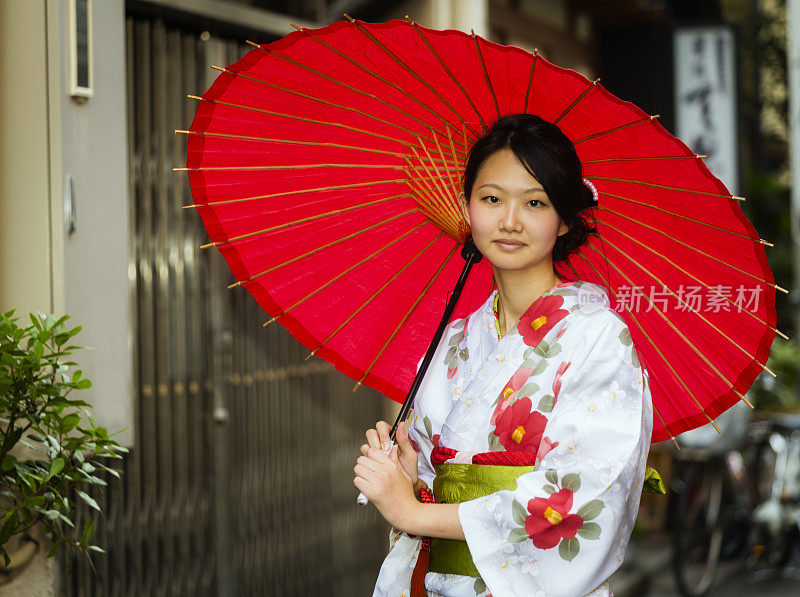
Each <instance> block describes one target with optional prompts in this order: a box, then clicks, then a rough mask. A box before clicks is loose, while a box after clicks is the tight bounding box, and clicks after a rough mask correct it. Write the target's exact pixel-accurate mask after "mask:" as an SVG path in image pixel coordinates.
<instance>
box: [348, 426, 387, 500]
mask: <svg viewBox="0 0 800 597" xmlns="http://www.w3.org/2000/svg"><path fill="white" fill-rule="evenodd" d="M392 448H394V441H392V440H389V448H388V449H386V450H382V452H383V453H384V454H389V453H390V452H391V451H392ZM356 503H357V504H358V505H359V506H366V505H367V504H368V503H369V500H368V499H367V496H365V495H364V494H363V493H359V494H358V497H357V498H356Z"/></svg>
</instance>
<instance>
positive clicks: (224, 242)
mask: <svg viewBox="0 0 800 597" xmlns="http://www.w3.org/2000/svg"><path fill="white" fill-rule="evenodd" d="M405 197H408V195H407V194H406V193H403V194H401V195H392V196H391V197H384V198H382V199H375V200H374V201H368V202H366V203H359V204H358V205H351V206H350V207H342V208H339V209H334V210H331V211H327V212H325V213H321V214H316V215H313V216H308V217H306V218H300V219H299V220H292V221H291V222H286V223H284V224H278V225H277V226H270V227H269V228H262V229H261V230H254V231H252V232H248V233H247V234H240V235H239V236H233V237H231V238H229V239H228V240H217V241H214V242H211V243H207V244H205V245H201V246H200V248H201V249H206V248H208V247H219V246H222V245H227V244H229V243H232V242H234V241H237V240H242V239H245V238H252V237H254V236H258V235H260V234H266V233H268V232H275V231H276V230H282V229H283V228H289V227H291V226H296V225H297V224H305V223H306V222H313V221H314V220H320V219H322V218H327V217H329V216H334V215H338V214H341V213H346V212H348V211H353V210H356V209H363V208H364V207H369V206H371V205H376V204H378V203H384V202H386V201H396V200H397V199H402V198H405Z"/></svg>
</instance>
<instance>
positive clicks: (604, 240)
mask: <svg viewBox="0 0 800 597" xmlns="http://www.w3.org/2000/svg"><path fill="white" fill-rule="evenodd" d="M607 225H608V224H607ZM609 227H610V228H612V229H613V230H616V231H617V232H619V233H620V234H623V232H622V231H621V230H619V229H618V228H616V227H614V226H610V225H609ZM630 240H632V241H634V242H636V243H637V244H639V245H641V246H643V247H645V248H646V249H649V250H650V251H651V252H653V253H655V254H656V255H657V256H659V257H662V258H663V259H665V260H666V261H668V262H669V263H670V265H673V266H675V267H676V268H677V269H679V270H681V271H682V272H683V273H685V274H686V275H688V276H691V277H692V278H694V279H695V280H697V278H696V277H695V276H693V275H692V274H690V273H689V272H687V271H686V270H684V269H683V268H682V267H680V266H678V265H676V264H675V263H673V262H672V261H671V260H669V259H667V258H666V257H664V256H663V255H661V254H660V253H658V252H657V251H655V250H653V249H651V248H650V247H647V246H646V245H644V244H643V243H641V242H639V241H637V240H636V239H635V238H633V237H630ZM603 242H604V243H605V244H608V245H610V246H611V247H613V248H614V250H615V251H617V252H618V253H620V254H621V255H623V256H624V257H625V259H627V260H628V261H629V262H630V263H633V264H635V265H636V266H638V267H639V269H641V270H642V271H644V272H647V274H649V275H650V277H651V278H653V279H654V280H656V281H658V282H659V283H660V284H661V285H662V286H663V287H664V288H666V289H667V290H669V291H670V293H671V294H672V296H674V297H675V298H676V299H678V300H679V301H680V302H681V303H682V304H683V305H685V306H686V307H689V305H687V304H686V302H685V301H684V300H682V299H680V298H679V297H678V295H677V294H675V292H674V291H673V290H672V289H671V288H669V287H668V286H667V285H666V284H664V281H663V280H662V279H661V278H659V277H658V276H657V275H656V274H654V273H653V272H651V271H650V270H649V269H647V268H646V267H644V266H643V265H642V264H641V263H639V262H638V261H636V260H635V259H632V258H631V257H630V256H629V255H627V254H626V253H624V252H623V251H622V250H621V249H620V248H619V247H617V245H615V244H614V243H613V242H612V241H611V240H610V239H609V238H608V237H605V238H604V239H603ZM701 284H702V283H701ZM702 285H703V286H705V287H706V288H710V287H709V286H708V285H707V284H702ZM724 298H727V297H724ZM728 300H729V301H730V299H728ZM648 301H650V299H649V298H648ZM650 303H651V304H652V301H650ZM689 310H690V311H691V312H692V313H694V314H695V315H697V316H698V317H699V318H700V319H702V320H703V321H704V322H706V323H707V324H708V325H709V326H711V327H712V328H714V329H715V330H716V331H717V332H718V333H719V334H720V335H721V336H722V337H723V338H725V339H726V340H728V342H730V343H731V344H732V345H733V346H734V347H735V348H737V349H739V350H740V351H742V353H743V354H744V355H745V356H749V353H748V352H747V351H746V350H745V349H744V348H742V347H741V346H740V345H739V344H738V343H737V342H735V341H734V340H733V339H732V338H731V337H730V336H728V334H726V333H725V332H724V331H722V330H721V329H720V328H719V327H717V326H716V325H715V324H713V323H712V322H710V321H709V320H708V319H706V317H704V316H703V315H702V314H701V313H700V312H699V311H697V310H696V309H692V308H690V309H689ZM762 323H763V322H762ZM753 362H755V363H758V364H759V365H760V366H761V367H762V368H763V369H764V370H765V371H766V372H767V373H769V374H770V375H772V377H777V376H776V375H775V373H773V372H772V371H771V370H770V369H769V367H767V365H766V364H765V363H762V362H761V361H759V360H757V359H755V358H753Z"/></svg>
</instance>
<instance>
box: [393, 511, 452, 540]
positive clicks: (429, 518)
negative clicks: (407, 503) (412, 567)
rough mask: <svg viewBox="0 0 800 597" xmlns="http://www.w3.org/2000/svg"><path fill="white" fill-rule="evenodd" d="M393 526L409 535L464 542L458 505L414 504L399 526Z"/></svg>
mask: <svg viewBox="0 0 800 597" xmlns="http://www.w3.org/2000/svg"><path fill="white" fill-rule="evenodd" d="M395 526H396V527H397V528H398V529H400V530H401V531H405V532H406V533H408V534H409V535H421V536H423V537H437V538H440V539H459V540H461V541H463V540H464V529H462V528H461V521H460V520H459V518H458V504H423V503H421V502H416V506H414V507H413V508H409V509H408V510H407V511H406V514H405V516H403V520H402V521H400V524H399V525H395Z"/></svg>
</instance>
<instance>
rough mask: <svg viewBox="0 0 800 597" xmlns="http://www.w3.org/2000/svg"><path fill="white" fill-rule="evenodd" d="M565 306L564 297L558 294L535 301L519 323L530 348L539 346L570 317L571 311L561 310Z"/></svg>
mask: <svg viewBox="0 0 800 597" xmlns="http://www.w3.org/2000/svg"><path fill="white" fill-rule="evenodd" d="M539 301H541V302H539ZM563 304H564V297H562V296H559V295H557V294H555V295H550V296H545V297H542V298H540V299H539V300H537V301H535V302H534V303H533V304H532V305H531V306H530V308H529V309H528V310H527V311H525V313H523V314H522V317H520V318H519V321H518V322H517V331H519V333H520V335H521V336H522V341H523V342H525V344H527V345H528V346H537V345H538V344H539V342H541V341H542V338H544V337H545V336H546V335H547V332H549V331H550V330H551V329H552V328H553V326H554V325H556V324H557V323H558V322H559V321H561V320H562V319H564V318H565V317H566V316H567V315H569V311H567V310H566V309H561V306H562V305H563Z"/></svg>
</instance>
